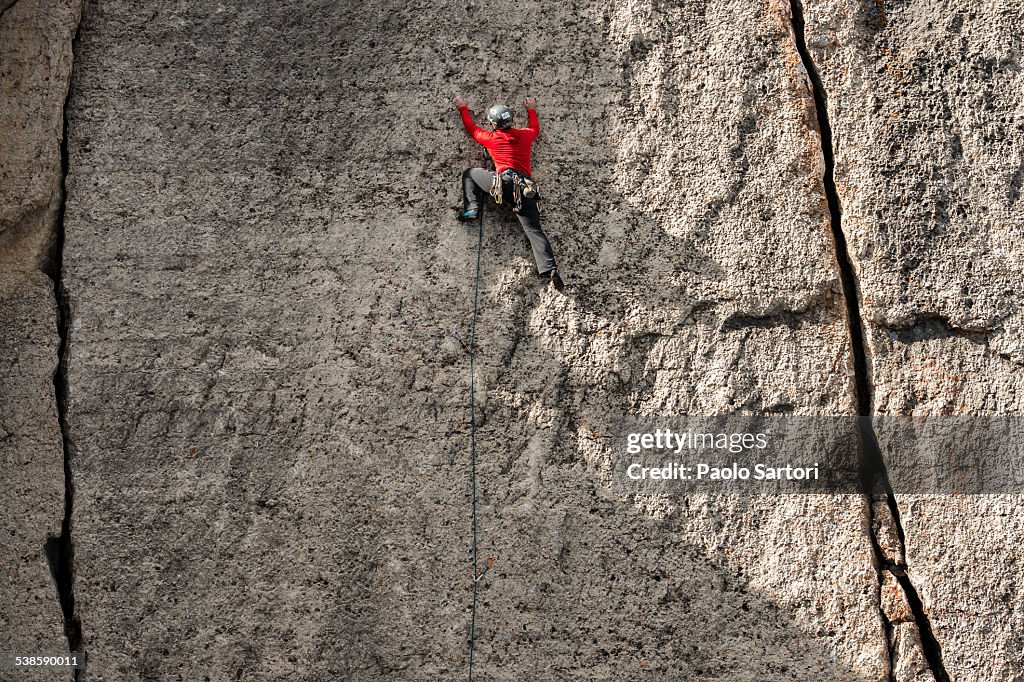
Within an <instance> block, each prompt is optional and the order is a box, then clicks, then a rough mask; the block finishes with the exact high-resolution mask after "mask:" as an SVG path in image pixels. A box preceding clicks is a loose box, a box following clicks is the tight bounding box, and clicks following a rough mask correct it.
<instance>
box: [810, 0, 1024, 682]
mask: <svg viewBox="0 0 1024 682" xmlns="http://www.w3.org/2000/svg"><path fill="white" fill-rule="evenodd" d="M809 7H810V9H809V10H808V12H807V16H808V35H809V36H814V39H813V41H812V40H811V39H810V38H809V40H808V42H809V44H810V47H811V49H812V51H813V52H814V54H815V60H816V62H817V63H818V65H819V68H820V71H821V76H822V80H823V81H824V83H825V88H826V90H827V92H828V94H829V101H830V105H829V113H830V115H831V120H832V125H833V127H834V131H835V137H836V147H835V152H836V184H837V188H838V192H839V195H840V197H841V198H842V204H843V221H844V226H845V231H846V233H847V234H848V236H849V241H850V247H851V248H850V255H851V259H852V260H853V261H854V263H855V266H856V269H857V273H858V279H859V282H860V295H861V299H862V302H863V316H864V323H865V330H866V335H867V344H868V353H869V356H870V362H871V378H872V383H873V385H874V404H873V409H874V411H876V412H877V413H879V414H909V415H920V416H931V415H951V414H952V415H962V414H983V415H1005V414H1019V413H1020V412H1021V409H1022V405H1024V402H1022V400H1024V346H1022V345H1021V338H1022V332H1024V310H1022V308H1021V301H1020V296H1019V291H1020V283H1021V265H1022V264H1024V245H1022V244H1024V218H1022V216H1021V213H1020V208H1021V204H1020V196H1019V194H1020V186H1021V179H1022V177H1024V176H1022V173H1024V165H1022V163H1024V161H1022V159H1024V156H1022V152H1024V150H1022V146H1021V135H1020V133H1021V131H1022V129H1024V118H1022V113H1024V112H1022V109H1021V96H1022V95H1024V77H1022V74H1021V65H1020V54H1021V38H1020V36H1019V32H1018V31H1016V30H1015V29H1014V26H1017V25H1019V24H1020V22H1021V21H1022V20H1024V9H1022V8H1021V7H1020V6H1019V5H1017V4H1012V3H999V2H989V3H978V4H972V5H969V6H961V5H959V4H958V3H949V2H911V3H897V2H892V1H891V0H886V1H884V2H877V3H875V6H874V7H869V6H868V5H867V4H864V5H861V6H849V5H848V3H841V2H821V3H810V5H809ZM898 501H899V508H900V509H901V510H902V512H903V513H902V520H903V527H904V531H905V533H906V537H907V546H906V567H907V573H908V575H909V576H910V579H911V580H912V582H913V583H914V584H915V585H916V586H917V589H918V591H919V592H920V597H921V599H922V601H923V603H924V607H925V609H926V610H927V611H928V613H929V618H930V621H931V624H932V627H933V629H934V634H935V636H936V639H937V642H938V644H939V645H941V653H942V658H943V660H944V664H945V668H946V670H947V671H948V673H949V675H950V677H951V678H952V679H1005V680H1009V679H1016V678H1018V677H1020V675H1021V674H1022V671H1024V653H1022V652H1024V647H1022V644H1024V642H1022V639H1021V634H1020V632H1021V626H1022V617H1024V616H1022V613H1021V608H1020V604H1019V602H1020V600H1019V599H1018V598H1017V596H1016V595H1017V589H1018V588H1017V585H1019V583H1020V582H1021V579H1022V577H1024V574H1022V570H1024V569H1022V567H1021V565H1020V551H1019V549H1018V547H1017V544H1018V540H1017V539H1018V538H1020V533H1021V528H1022V524H1021V518H1020V511H1019V510H1020V506H1021V503H1022V500H1021V498H1020V497H1019V496H980V497H963V496H920V495H899V496H898Z"/></svg>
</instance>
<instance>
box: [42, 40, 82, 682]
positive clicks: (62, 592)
mask: <svg viewBox="0 0 1024 682" xmlns="http://www.w3.org/2000/svg"><path fill="white" fill-rule="evenodd" d="M80 31H81V21H79V24H78V28H76V30H75V36H74V38H73V40H72V43H71V64H72V66H71V72H70V73H69V75H68V90H67V94H66V95H65V96H64V111H63V129H62V131H61V141H60V165H61V169H60V170H61V177H60V193H61V197H60V207H59V209H58V212H57V222H56V225H55V226H54V239H53V247H52V251H51V252H50V257H49V260H48V263H47V268H46V271H47V275H49V277H50V279H51V280H52V281H53V295H54V298H55V300H56V303H57V333H58V335H59V336H60V343H59V346H58V349H57V369H56V371H54V373H53V392H54V397H55V399H56V404H57V421H58V424H59V426H60V434H61V445H62V448H63V453H64V518H63V519H62V520H61V528H60V535H59V536H50V537H49V538H48V539H47V542H46V553H47V558H48V559H49V563H50V570H51V571H52V573H53V578H54V581H55V582H56V583H57V595H58V598H59V600H60V608H61V612H62V614H63V617H64V634H65V636H66V637H67V640H68V649H69V650H70V651H72V652H80V653H82V654H83V655H84V652H83V651H82V624H81V621H80V619H79V617H78V614H77V612H76V609H75V566H74V559H75V545H74V541H73V540H72V537H71V528H72V515H73V512H74V508H75V485H74V479H73V476H72V470H71V458H72V449H73V444H72V441H71V434H70V430H69V427H68V419H67V410H68V366H67V359H68V358H67V356H68V330H69V328H70V325H71V308H70V305H69V303H68V295H67V290H66V289H65V287H64V281H63V272H64V211H65V207H66V205H67V177H68V167H69V161H68V108H69V104H70V102H71V82H72V77H73V74H74V62H75V55H76V54H77V52H78V43H79V33H80ZM81 672H82V671H81V670H80V669H78V670H75V680H76V681H77V680H78V679H80V677H81Z"/></svg>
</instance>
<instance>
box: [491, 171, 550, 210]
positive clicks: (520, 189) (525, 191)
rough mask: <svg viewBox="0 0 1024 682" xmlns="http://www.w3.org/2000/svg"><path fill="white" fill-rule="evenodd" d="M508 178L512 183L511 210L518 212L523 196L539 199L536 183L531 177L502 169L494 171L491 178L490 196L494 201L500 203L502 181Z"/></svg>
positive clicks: (521, 205)
mask: <svg viewBox="0 0 1024 682" xmlns="http://www.w3.org/2000/svg"><path fill="white" fill-rule="evenodd" d="M505 180H508V181H509V182H511V183H512V212H513V213H519V211H520V210H521V209H522V208H523V197H526V198H527V199H533V198H535V197H536V198H537V200H538V201H539V200H540V197H539V196H538V191H537V183H536V182H535V181H534V180H533V178H528V177H526V176H524V175H520V174H519V173H513V172H511V171H507V170H505V171H502V172H501V173H495V174H494V177H493V178H492V179H491V190H490V194H491V197H493V198H494V203H496V204H500V203H501V200H502V198H503V197H502V195H503V194H504V185H505V183H504V181H505Z"/></svg>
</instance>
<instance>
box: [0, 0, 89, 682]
mask: <svg viewBox="0 0 1024 682" xmlns="http://www.w3.org/2000/svg"><path fill="white" fill-rule="evenodd" d="M0 9H2V10H3V12H2V14H0V111H2V112H3V118H2V120H0V150H2V151H0V480H2V481H3V485H2V486H0V574H2V576H3V577H2V579H0V584H2V588H0V651H3V652H6V653H14V654H22V655H31V654H42V653H60V652H62V651H67V647H68V641H67V639H66V638H65V636H64V631H63V626H62V622H61V617H62V616H61V605H60V603H59V601H58V593H57V588H56V587H55V584H54V579H53V577H52V576H51V574H50V568H49V566H48V563H47V552H46V550H45V547H46V544H47V540H48V538H52V537H57V536H60V534H61V521H62V519H63V517H64V456H63V447H62V439H61V431H60V427H59V425H58V420H57V406H56V401H55V391H54V372H55V371H56V368H57V349H58V346H59V343H60V338H59V335H58V331H57V315H56V306H55V304H54V285H53V281H52V280H51V279H50V277H48V276H47V274H46V272H44V268H46V267H48V261H49V259H50V255H51V254H50V251H51V246H52V244H53V241H54V235H55V234H56V226H57V217H58V213H59V208H60V201H61V156H60V141H61V133H62V129H63V115H62V114H63V105H64V98H65V95H66V93H67V88H68V81H69V77H70V73H71V39H72V36H73V35H74V32H75V27H76V25H77V23H78V7H77V5H76V4H75V3H72V2H58V1H48V0H21V2H20V3H18V4H16V5H15V4H11V3H4V5H3V6H2V7H0ZM3 674H10V671H5V672H4V673H3ZM26 674H28V673H26ZM31 675H32V676H33V678H34V679H67V677H68V676H67V673H66V672H59V671H54V672H52V674H51V673H47V672H39V671H36V672H33V673H31ZM18 679H26V678H25V677H22V676H19V677H18Z"/></svg>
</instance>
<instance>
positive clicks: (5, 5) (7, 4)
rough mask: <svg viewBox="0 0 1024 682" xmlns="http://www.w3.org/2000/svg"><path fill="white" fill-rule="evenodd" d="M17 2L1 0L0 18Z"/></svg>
mask: <svg viewBox="0 0 1024 682" xmlns="http://www.w3.org/2000/svg"><path fill="white" fill-rule="evenodd" d="M18 2H19V0H2V2H0V19H3V18H4V15H5V14H7V10H9V9H10V8H12V7H14V6H15V5H17V4H18Z"/></svg>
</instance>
